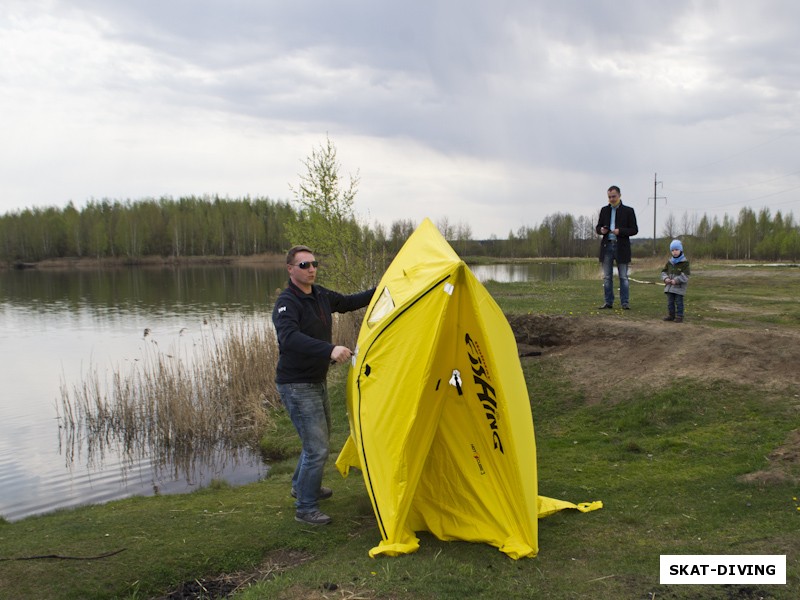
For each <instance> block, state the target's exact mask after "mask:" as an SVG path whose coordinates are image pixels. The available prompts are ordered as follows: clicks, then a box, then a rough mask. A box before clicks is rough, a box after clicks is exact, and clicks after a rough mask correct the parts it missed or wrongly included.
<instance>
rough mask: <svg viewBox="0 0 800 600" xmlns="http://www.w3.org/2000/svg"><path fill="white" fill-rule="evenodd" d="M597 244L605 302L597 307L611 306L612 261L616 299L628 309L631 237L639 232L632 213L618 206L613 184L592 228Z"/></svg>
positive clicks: (612, 295) (629, 209) (619, 201)
mask: <svg viewBox="0 0 800 600" xmlns="http://www.w3.org/2000/svg"><path fill="white" fill-rule="evenodd" d="M595 231H597V233H598V235H602V236H603V239H602V241H601V242H600V262H601V263H603V292H604V294H605V302H604V303H603V306H601V307H600V308H612V307H613V306H614V282H613V279H614V262H616V263H617V273H618V274H619V300H620V303H621V304H622V308H623V309H625V310H627V309H629V308H630V281H629V280H628V264H629V263H630V262H631V239H630V238H631V236H632V235H636V234H637V233H639V227H638V226H637V225H636V213H635V212H634V210H633V209H632V208H631V207H630V206H625V205H623V204H622V192H621V191H620V189H619V188H618V187H617V186H616V185H612V186H611V187H610V188H608V204H607V205H605V206H604V207H603V208H601V209H600V218H599V219H598V221H597V226H596V227H595Z"/></svg>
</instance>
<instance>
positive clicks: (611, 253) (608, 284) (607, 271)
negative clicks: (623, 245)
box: [603, 244, 631, 306]
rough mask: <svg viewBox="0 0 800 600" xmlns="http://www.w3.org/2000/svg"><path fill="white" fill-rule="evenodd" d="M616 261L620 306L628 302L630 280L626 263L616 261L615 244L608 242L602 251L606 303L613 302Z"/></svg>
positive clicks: (610, 303) (611, 303)
mask: <svg viewBox="0 0 800 600" xmlns="http://www.w3.org/2000/svg"><path fill="white" fill-rule="evenodd" d="M615 262H616V263H617V273H619V301H620V303H621V304H622V306H627V305H628V303H629V302H630V293H631V282H630V281H629V280H628V263H620V262H619V261H617V245H616V244H608V245H607V246H606V248H605V252H604V253H603V292H604V293H605V298H606V304H608V305H609V306H611V305H613V304H614V263H615Z"/></svg>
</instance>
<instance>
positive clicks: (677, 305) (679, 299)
mask: <svg viewBox="0 0 800 600" xmlns="http://www.w3.org/2000/svg"><path fill="white" fill-rule="evenodd" d="M667 311H668V312H669V314H670V315H673V316H675V317H682V316H683V295H681V294H673V293H672V292H667Z"/></svg>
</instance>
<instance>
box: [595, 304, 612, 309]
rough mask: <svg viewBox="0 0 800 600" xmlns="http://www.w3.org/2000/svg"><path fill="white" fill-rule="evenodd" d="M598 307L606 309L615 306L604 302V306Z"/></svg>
mask: <svg viewBox="0 0 800 600" xmlns="http://www.w3.org/2000/svg"><path fill="white" fill-rule="evenodd" d="M597 308H598V309H599V310H604V309H606V308H614V307H613V306H611V305H610V304H603V306H598V307H597Z"/></svg>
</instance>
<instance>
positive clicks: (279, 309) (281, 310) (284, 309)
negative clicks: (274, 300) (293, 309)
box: [278, 306, 286, 314]
mask: <svg viewBox="0 0 800 600" xmlns="http://www.w3.org/2000/svg"><path fill="white" fill-rule="evenodd" d="M282 312H286V307H285V306H281V307H280V308H278V314H281V313H282Z"/></svg>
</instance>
